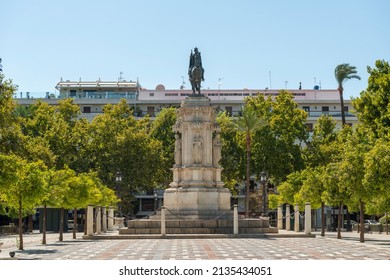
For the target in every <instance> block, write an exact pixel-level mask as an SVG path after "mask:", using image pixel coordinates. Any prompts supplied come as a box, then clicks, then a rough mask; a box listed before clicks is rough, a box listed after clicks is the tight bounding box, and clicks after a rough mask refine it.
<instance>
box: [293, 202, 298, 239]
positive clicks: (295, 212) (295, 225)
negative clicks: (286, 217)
mask: <svg viewBox="0 0 390 280" xmlns="http://www.w3.org/2000/svg"><path fill="white" fill-rule="evenodd" d="M294 231H295V232H299V205H298V204H295V206H294Z"/></svg>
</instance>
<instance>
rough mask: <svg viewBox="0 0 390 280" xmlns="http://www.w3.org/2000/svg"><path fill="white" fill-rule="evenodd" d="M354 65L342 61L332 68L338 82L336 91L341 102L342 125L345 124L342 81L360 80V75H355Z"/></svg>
mask: <svg viewBox="0 0 390 280" xmlns="http://www.w3.org/2000/svg"><path fill="white" fill-rule="evenodd" d="M356 74H357V71H356V67H355V66H350V65H349V64H348V63H343V64H340V65H337V66H336V68H335V69H334V76H335V78H336V81H337V83H338V91H339V94H340V104H341V124H342V126H343V127H344V125H345V112H344V98H343V91H344V88H343V83H344V81H346V80H349V79H358V80H360V76H358V75H356Z"/></svg>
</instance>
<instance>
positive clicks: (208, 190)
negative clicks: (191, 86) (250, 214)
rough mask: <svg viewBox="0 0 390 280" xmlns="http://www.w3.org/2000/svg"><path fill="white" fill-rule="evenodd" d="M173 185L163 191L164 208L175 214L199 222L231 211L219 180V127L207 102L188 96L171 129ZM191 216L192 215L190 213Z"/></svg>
mask: <svg viewBox="0 0 390 280" xmlns="http://www.w3.org/2000/svg"><path fill="white" fill-rule="evenodd" d="M174 131H175V132H176V136H175V138H176V141H175V165H174V166H173V168H172V171H173V182H172V183H171V184H170V185H169V186H170V188H169V189H167V190H165V194H164V206H165V207H166V208H167V210H168V211H170V212H171V213H174V214H177V215H187V214H188V215H191V216H192V217H193V218H198V219H202V216H209V214H210V213H211V212H210V211H213V212H215V213H216V214H218V213H220V212H223V211H227V210H229V209H230V196H231V195H230V192H229V190H228V189H226V188H224V187H223V185H224V184H223V182H222V181H221V171H222V168H221V166H220V165H219V160H220V159H221V140H220V136H219V133H220V127H219V126H218V124H217V123H216V121H215V110H214V108H213V107H211V105H210V99H209V98H207V97H205V96H203V95H196V96H189V97H187V98H186V99H185V100H183V102H182V104H181V107H180V108H179V109H178V113H177V122H176V124H175V126H174ZM190 213H191V214H190Z"/></svg>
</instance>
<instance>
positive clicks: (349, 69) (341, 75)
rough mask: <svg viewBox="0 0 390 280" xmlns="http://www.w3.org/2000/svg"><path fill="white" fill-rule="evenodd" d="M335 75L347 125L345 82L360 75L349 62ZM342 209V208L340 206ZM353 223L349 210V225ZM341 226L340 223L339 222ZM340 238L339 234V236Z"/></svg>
mask: <svg viewBox="0 0 390 280" xmlns="http://www.w3.org/2000/svg"><path fill="white" fill-rule="evenodd" d="M334 76H335V78H336V81H337V84H338V91H339V94H340V105H341V126H342V127H344V126H345V112H344V97H343V91H344V88H343V83H344V81H346V80H349V79H358V80H360V76H358V75H357V71H356V67H355V66H351V65H349V64H348V63H343V64H339V65H337V66H336V68H335V69H334ZM339 211H340V208H339ZM350 225H351V222H350V215H349V211H348V210H347V227H348V228H349V227H350ZM339 227H340V224H339ZM337 238H339V236H338V237H337Z"/></svg>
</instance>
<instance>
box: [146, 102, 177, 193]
mask: <svg viewBox="0 0 390 280" xmlns="http://www.w3.org/2000/svg"><path fill="white" fill-rule="evenodd" d="M175 123H176V109H175V108H164V109H162V110H161V111H160V112H159V113H158V115H157V116H156V118H155V120H154V121H153V122H152V124H151V128H150V137H152V139H155V140H157V141H160V142H161V144H162V149H161V156H162V158H161V160H162V164H161V166H160V168H158V170H157V172H158V177H159V179H158V180H157V181H158V182H157V183H158V184H161V186H163V187H164V188H165V187H167V186H169V183H170V182H171V181H172V171H171V168H172V166H173V165H174V163H175V162H174V152H175V133H174V131H173V125H174V124H175Z"/></svg>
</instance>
